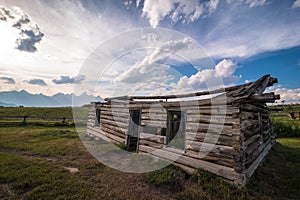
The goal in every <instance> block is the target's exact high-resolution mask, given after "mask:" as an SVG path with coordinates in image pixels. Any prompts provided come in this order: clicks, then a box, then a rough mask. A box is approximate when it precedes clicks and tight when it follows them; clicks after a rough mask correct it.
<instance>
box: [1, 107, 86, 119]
mask: <svg viewBox="0 0 300 200" xmlns="http://www.w3.org/2000/svg"><path fill="white" fill-rule="evenodd" d="M73 111H74V112H75V113H76V116H77V117H78V118H86V116H87V112H88V108H87V107H77V108H73ZM24 116H29V117H32V118H63V117H65V118H73V113H72V107H54V108H35V107H0V118H1V117H24Z"/></svg>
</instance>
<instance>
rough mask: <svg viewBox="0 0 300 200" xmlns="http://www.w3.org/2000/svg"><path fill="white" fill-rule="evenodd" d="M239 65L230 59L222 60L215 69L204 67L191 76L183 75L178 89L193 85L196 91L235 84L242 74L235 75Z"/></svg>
mask: <svg viewBox="0 0 300 200" xmlns="http://www.w3.org/2000/svg"><path fill="white" fill-rule="evenodd" d="M238 68H239V67H238V65H237V64H235V63H234V62H232V61H231V60H229V59H224V60H222V61H220V62H219V63H218V64H217V65H216V66H215V68H214V69H204V70H202V71H199V72H197V73H196V74H194V75H192V76H191V77H189V78H188V77H187V76H183V77H182V78H181V79H180V80H179V82H178V84H177V90H184V89H185V88H190V87H192V88H193V89H194V90H196V91H200V90H207V89H208V90H212V89H216V88H219V87H224V86H229V85H233V84H234V83H235V82H237V81H239V79H240V77H241V76H236V75H234V73H235V71H236V70H237V69H238Z"/></svg>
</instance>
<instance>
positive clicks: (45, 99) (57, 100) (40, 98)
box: [0, 90, 103, 107]
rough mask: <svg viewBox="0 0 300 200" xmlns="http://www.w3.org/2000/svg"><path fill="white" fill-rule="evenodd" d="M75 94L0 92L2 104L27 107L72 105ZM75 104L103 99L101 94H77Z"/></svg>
mask: <svg viewBox="0 0 300 200" xmlns="http://www.w3.org/2000/svg"><path fill="white" fill-rule="evenodd" d="M72 96H73V94H63V93H57V94H55V95H53V96H46V95H44V94H30V93H28V92H27V91H25V90H22V91H19V92H18V91H9V92H0V106H20V105H22V106H25V107H60V106H61V107H63V106H72ZM75 97H76V98H75V99H76V102H74V106H82V105H84V104H88V103H90V102H91V101H103V99H102V98H101V97H99V96H97V97H94V96H92V95H88V94H87V93H83V94H81V95H80V96H75Z"/></svg>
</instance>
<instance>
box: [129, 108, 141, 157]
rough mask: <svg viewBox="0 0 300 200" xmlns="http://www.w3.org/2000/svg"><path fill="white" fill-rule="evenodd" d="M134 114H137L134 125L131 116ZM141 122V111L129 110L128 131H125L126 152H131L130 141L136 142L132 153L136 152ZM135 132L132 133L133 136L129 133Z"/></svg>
mask: <svg viewBox="0 0 300 200" xmlns="http://www.w3.org/2000/svg"><path fill="white" fill-rule="evenodd" d="M134 112H137V113H138V122H137V124H136V122H134V119H133V117H132V116H133V115H134ZM141 120H142V110H141V109H132V110H129V123H128V131H127V140H126V149H127V150H128V151H132V150H131V147H130V144H131V142H130V140H131V139H134V140H136V144H135V145H136V146H135V150H134V151H133V152H138V149H139V142H140V141H139V140H140V132H141ZM133 130H134V131H136V132H135V133H134V135H132V134H131V133H130V132H131V131H133Z"/></svg>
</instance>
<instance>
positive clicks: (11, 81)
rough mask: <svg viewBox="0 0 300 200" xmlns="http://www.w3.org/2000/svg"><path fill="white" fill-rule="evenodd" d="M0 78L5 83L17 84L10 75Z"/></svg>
mask: <svg viewBox="0 0 300 200" xmlns="http://www.w3.org/2000/svg"><path fill="white" fill-rule="evenodd" d="M0 80H4V83H7V84H15V83H16V82H15V80H14V79H13V78H10V77H0Z"/></svg>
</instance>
